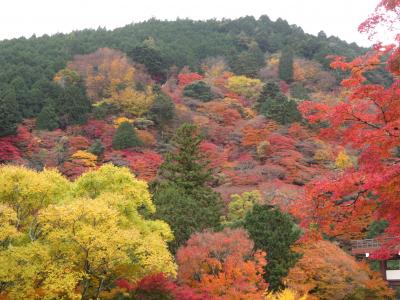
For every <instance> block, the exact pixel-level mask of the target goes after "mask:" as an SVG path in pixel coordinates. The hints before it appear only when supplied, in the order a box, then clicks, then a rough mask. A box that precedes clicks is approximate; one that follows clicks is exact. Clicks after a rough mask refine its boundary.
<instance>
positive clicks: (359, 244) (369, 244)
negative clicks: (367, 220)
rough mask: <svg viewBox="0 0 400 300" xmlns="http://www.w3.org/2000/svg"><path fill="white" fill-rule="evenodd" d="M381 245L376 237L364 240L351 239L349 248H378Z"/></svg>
mask: <svg viewBox="0 0 400 300" xmlns="http://www.w3.org/2000/svg"><path fill="white" fill-rule="evenodd" d="M381 245H382V242H381V241H380V240H378V239H366V240H355V241H351V248H353V249H360V248H363V249H365V248H379V247H380V246H381Z"/></svg>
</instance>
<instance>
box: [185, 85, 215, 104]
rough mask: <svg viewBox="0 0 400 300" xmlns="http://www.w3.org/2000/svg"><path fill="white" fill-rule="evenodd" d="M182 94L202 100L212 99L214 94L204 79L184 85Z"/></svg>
mask: <svg viewBox="0 0 400 300" xmlns="http://www.w3.org/2000/svg"><path fill="white" fill-rule="evenodd" d="M183 95H184V96H186V97H190V98H194V99H198V100H201V101H204V102H207V101H210V100H212V99H213V98H214V97H215V96H214V94H213V93H212V92H211V88H210V86H209V85H207V83H205V82H204V81H197V82H194V83H192V84H189V85H187V86H185V89H184V90H183Z"/></svg>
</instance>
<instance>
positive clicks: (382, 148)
mask: <svg viewBox="0 0 400 300" xmlns="http://www.w3.org/2000/svg"><path fill="white" fill-rule="evenodd" d="M399 8H400V3H399V1H385V0H384V1H381V3H380V4H379V6H378V10H379V12H377V14H375V16H373V17H371V18H370V19H368V20H367V21H366V22H365V23H363V24H362V28H361V29H362V31H370V30H372V29H373V28H375V27H376V26H377V25H378V24H379V23H383V24H385V22H386V21H387V19H385V18H386V16H388V17H390V16H389V15H390V13H392V12H394V11H395V12H397V13H398V11H399ZM381 10H386V13H385V12H382V11H381ZM389 29H390V28H389ZM387 55H389V56H390V57H389V60H388V61H387V70H388V71H389V72H391V73H392V75H393V78H394V81H393V83H392V84H391V85H390V86H389V87H384V86H381V85H374V84H365V76H364V73H365V72H367V71H370V70H374V69H376V68H377V67H379V65H380V64H381V63H382V61H383V58H384V57H385V56H387ZM399 60H400V51H399V48H395V46H394V45H391V46H387V47H383V46H381V45H377V46H376V47H375V49H374V50H373V51H371V52H369V53H367V54H366V55H364V56H361V57H358V58H356V59H354V60H353V61H350V62H346V61H345V60H344V59H343V58H336V59H335V60H334V62H333V63H332V67H334V68H339V69H342V70H348V71H350V77H349V78H348V79H346V80H344V81H343V86H344V87H345V88H346V89H347V93H348V96H347V97H346V98H345V99H344V101H341V102H338V103H335V104H333V105H326V104H318V103H311V102H304V103H303V104H302V105H301V106H300V109H301V111H302V112H303V114H304V116H305V117H306V118H307V119H308V120H309V121H310V122H311V123H318V122H325V123H328V124H329V127H328V128H326V129H321V131H320V133H321V137H322V138H325V139H331V140H335V141H337V142H339V143H341V144H342V145H343V146H348V147H351V148H353V149H355V150H357V151H358V152H359V156H358V161H357V165H356V166H355V167H354V168H350V169H347V170H346V171H343V172H342V173H340V174H335V175H333V176H330V177H327V178H325V179H323V180H319V181H315V182H313V183H311V184H310V185H309V186H308V187H307V189H306V201H305V205H308V206H309V209H308V210H303V212H305V211H307V212H308V218H306V219H308V220H309V222H311V223H313V222H315V223H316V224H318V225H319V226H320V229H321V230H322V232H325V233H327V234H331V235H335V236H337V235H345V234H346V235H349V232H351V231H353V234H354V235H357V233H358V234H361V233H362V232H363V231H365V228H366V226H367V225H368V224H369V223H370V221H371V219H372V218H375V219H385V220H387V221H388V222H389V227H388V228H387V230H386V233H387V234H388V235H391V236H394V237H397V238H394V239H392V240H391V242H390V243H389V244H386V245H384V247H383V248H384V249H385V250H384V249H381V251H378V252H377V253H375V254H374V255H373V256H375V257H381V258H382V257H387V256H390V253H388V252H398V250H399V249H398V244H399V243H400V237H398V236H399V234H398V233H399V232H400V217H399V214H398V213H396V212H397V211H398V205H399V199H400V185H399V183H400V159H399V156H398V154H397V153H398V152H397V151H398V149H399V148H400V139H399V138H400V105H399V100H400V80H399V78H398V77H396V76H398V74H399V69H398V66H399V64H398V61H399ZM298 211H300V210H298ZM328 223H332V224H335V226H334V229H333V230H331V229H330V226H329V224H328ZM388 249H390V250H391V251H387V250H388Z"/></svg>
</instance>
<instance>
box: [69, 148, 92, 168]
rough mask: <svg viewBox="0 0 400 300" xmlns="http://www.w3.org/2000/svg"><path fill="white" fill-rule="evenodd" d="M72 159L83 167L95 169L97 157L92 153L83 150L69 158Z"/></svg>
mask: <svg viewBox="0 0 400 300" xmlns="http://www.w3.org/2000/svg"><path fill="white" fill-rule="evenodd" d="M71 158H72V159H74V160H78V161H79V162H81V163H82V165H84V166H85V167H95V166H96V162H97V156H96V155H94V154H93V153H90V152H88V151H84V150H78V151H76V152H75V153H74V154H72V156H71Z"/></svg>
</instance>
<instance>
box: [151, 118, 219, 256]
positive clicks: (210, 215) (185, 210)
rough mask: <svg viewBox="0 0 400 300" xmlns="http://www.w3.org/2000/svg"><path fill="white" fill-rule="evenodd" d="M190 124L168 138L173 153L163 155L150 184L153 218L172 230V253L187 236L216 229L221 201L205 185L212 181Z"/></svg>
mask: <svg viewBox="0 0 400 300" xmlns="http://www.w3.org/2000/svg"><path fill="white" fill-rule="evenodd" d="M196 132H197V128H196V126H194V125H191V124H184V125H182V126H181V127H180V128H179V129H178V130H177V132H176V134H175V136H174V138H173V139H172V145H173V147H174V150H173V151H172V152H169V153H167V155H166V159H165V162H164V163H163V164H162V166H161V168H160V177H161V179H160V181H159V182H157V183H155V184H154V187H153V190H154V203H155V204H156V206H157V212H156V216H155V217H156V218H161V219H163V220H165V221H166V222H167V223H168V224H169V225H170V226H171V228H172V230H173V231H174V236H175V240H174V241H173V242H172V243H171V244H170V248H171V251H173V252H174V253H175V251H176V250H177V249H178V248H179V247H180V246H181V245H183V243H184V242H185V241H187V240H188V239H189V237H190V235H191V234H193V233H195V232H199V231H202V230H204V229H207V228H217V227H218V226H219V220H220V218H221V208H222V201H221V198H220V196H219V194H218V193H216V192H214V191H213V190H212V189H211V188H210V187H209V186H208V185H207V184H208V183H209V182H210V181H211V180H212V179H213V176H212V173H211V171H210V169H209V168H208V166H207V165H208V161H207V160H206V157H205V155H204V154H203V153H201V151H200V149H199V145H200V143H201V141H202V138H201V137H200V136H199V135H197V133H196Z"/></svg>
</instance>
